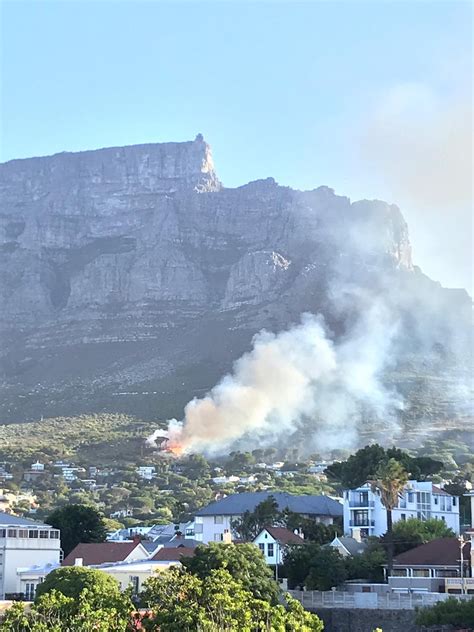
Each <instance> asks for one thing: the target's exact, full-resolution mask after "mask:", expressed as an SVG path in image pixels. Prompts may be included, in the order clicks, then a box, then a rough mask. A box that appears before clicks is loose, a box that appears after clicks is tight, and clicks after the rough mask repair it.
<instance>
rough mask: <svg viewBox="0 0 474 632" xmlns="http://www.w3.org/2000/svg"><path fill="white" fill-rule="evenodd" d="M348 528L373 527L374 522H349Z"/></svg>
mask: <svg viewBox="0 0 474 632" xmlns="http://www.w3.org/2000/svg"><path fill="white" fill-rule="evenodd" d="M349 526H350V527H375V520H365V521H363V520H361V519H359V520H350V521H349Z"/></svg>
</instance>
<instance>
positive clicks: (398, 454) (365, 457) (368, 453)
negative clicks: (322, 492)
mask: <svg viewBox="0 0 474 632" xmlns="http://www.w3.org/2000/svg"><path fill="white" fill-rule="evenodd" d="M390 459H394V460H395V461H397V462H398V463H400V464H401V465H402V466H403V468H404V469H405V471H406V472H407V474H408V475H409V476H411V478H413V479H416V480H424V479H425V478H427V477H430V476H432V475H433V474H437V473H438V472H440V471H441V470H442V469H443V462H442V461H437V460H435V459H433V458H431V457H427V456H422V457H412V456H410V455H409V454H408V452H406V451H404V450H399V449H398V448H389V449H388V450H385V449H384V448H382V446H380V445H378V444H377V443H374V444H372V445H368V446H366V447H365V448H362V449H360V450H358V451H357V452H356V453H355V454H352V455H351V456H350V457H349V458H348V459H347V460H346V461H340V462H336V463H333V464H332V465H330V466H329V467H327V468H326V475H327V476H328V478H329V479H330V480H332V481H334V482H335V483H337V484H339V485H340V486H341V487H343V488H345V489H355V488H356V487H359V486H360V485H363V484H364V483H366V482H367V481H370V480H372V479H374V478H375V475H376V472H377V470H379V469H380V468H381V467H382V466H383V465H384V464H385V463H387V462H388V461H389V460H390Z"/></svg>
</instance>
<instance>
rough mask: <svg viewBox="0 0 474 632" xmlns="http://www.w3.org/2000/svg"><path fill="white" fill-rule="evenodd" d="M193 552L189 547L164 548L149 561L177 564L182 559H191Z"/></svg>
mask: <svg viewBox="0 0 474 632" xmlns="http://www.w3.org/2000/svg"><path fill="white" fill-rule="evenodd" d="M195 550H196V549H193V548H191V547H190V546H177V547H173V548H168V547H164V548H162V549H160V550H159V551H158V553H155V555H154V556H153V557H152V558H151V559H152V560H154V561H155V562H179V560H180V559H181V558H182V557H193V555H194V553H195Z"/></svg>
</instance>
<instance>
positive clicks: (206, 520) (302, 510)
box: [194, 492, 343, 544]
mask: <svg viewBox="0 0 474 632" xmlns="http://www.w3.org/2000/svg"><path fill="white" fill-rule="evenodd" d="M270 496H272V497H273V498H274V499H275V501H276V502H277V504H278V508H279V510H280V511H283V510H284V509H289V510H290V511H292V512H293V513H297V514H299V515H301V516H303V517H305V518H310V519H312V520H314V521H315V522H320V523H322V524H327V525H329V524H333V522H334V521H335V520H338V519H339V520H340V519H342V513H343V508H342V504H341V503H339V502H338V501H337V500H334V499H333V498H329V497H328V496H310V495H301V496H296V495H292V494H287V493H284V492H243V493H241V494H232V495H231V496H226V497H225V498H223V499H222V500H218V501H216V502H214V503H211V504H210V505H208V506H207V507H204V508H203V509H201V510H200V511H198V512H197V513H196V516H195V518H194V539H195V540H198V541H199V542H203V543H204V544H208V543H209V542H223V541H224V539H225V536H226V535H227V534H231V536H232V539H234V538H236V537H237V534H236V533H235V531H234V523H235V522H236V521H237V520H239V518H241V517H242V515H243V514H244V513H245V512H246V511H250V512H251V511H254V510H255V508H256V506H257V505H258V504H260V503H261V502H263V501H264V500H267V499H268V498H269V497H270Z"/></svg>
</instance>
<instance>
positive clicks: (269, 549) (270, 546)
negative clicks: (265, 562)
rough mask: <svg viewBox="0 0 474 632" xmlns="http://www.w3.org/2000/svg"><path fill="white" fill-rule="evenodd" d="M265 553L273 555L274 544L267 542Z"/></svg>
mask: <svg viewBox="0 0 474 632" xmlns="http://www.w3.org/2000/svg"><path fill="white" fill-rule="evenodd" d="M267 555H268V557H273V555H274V546H273V544H271V543H270V542H269V543H268V544H267Z"/></svg>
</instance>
